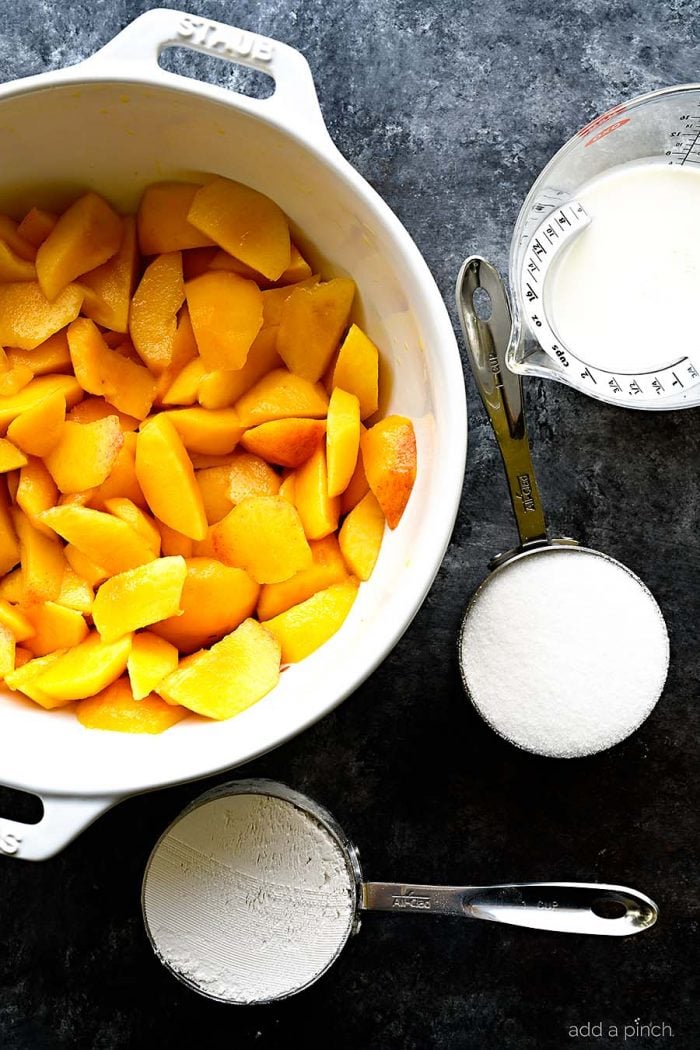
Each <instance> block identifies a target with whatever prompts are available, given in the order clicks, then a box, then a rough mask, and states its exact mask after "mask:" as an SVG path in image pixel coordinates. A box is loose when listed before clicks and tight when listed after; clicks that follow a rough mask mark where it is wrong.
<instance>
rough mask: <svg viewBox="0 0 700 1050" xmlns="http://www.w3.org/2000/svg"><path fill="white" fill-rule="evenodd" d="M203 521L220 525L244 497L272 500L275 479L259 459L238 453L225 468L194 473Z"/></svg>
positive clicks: (275, 476) (271, 471)
mask: <svg viewBox="0 0 700 1050" xmlns="http://www.w3.org/2000/svg"><path fill="white" fill-rule="evenodd" d="M197 484H198V485H199V488H200V491H201V493H202V500H203V501H204V509H205V511H206V515H207V521H208V522H209V524H210V525H213V524H214V523H215V522H217V521H220V520H221V519H222V518H223V517H224V516H225V515H226V514H228V512H229V511H230V510H231V508H232V507H234V506H235V505H236V504H237V503H240V502H241V500H244V499H246V498H247V497H248V496H275V495H276V494H277V492H278V490H279V487H280V479H279V475H278V474H276V473H275V471H274V470H273V469H272V467H271V466H269V464H267V463H266V462H265V461H264V460H263V459H260V457H259V456H253V455H252V454H251V453H250V452H238V453H235V454H234V455H233V456H231V457H230V461H229V462H228V463H227V464H226V465H225V466H220V467H209V468H206V469H205V470H199V471H197Z"/></svg>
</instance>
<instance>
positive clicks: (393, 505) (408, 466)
mask: <svg viewBox="0 0 700 1050" xmlns="http://www.w3.org/2000/svg"><path fill="white" fill-rule="evenodd" d="M362 461H363V463H364V467H365V472H366V474H367V481H368V482H369V487H370V488H371V490H372V492H373V493H374V495H375V496H376V497H377V501H378V503H379V506H380V507H381V508H382V510H383V511H384V517H385V518H386V520H387V524H388V526H389V528H390V529H395V528H396V526H397V525H398V523H399V521H400V520H401V515H402V514H403V512H404V509H405V507H406V504H407V503H408V498H409V496H410V495H411V489H412V488H413V482H414V481H415V479H416V436H415V434H414V431H413V423H412V422H411V420H410V419H406V418H405V416H387V417H386V419H380V421H379V422H378V423H375V425H374V426H373V427H371V428H370V429H369V430H368V431H367V433H366V434H363V436H362Z"/></svg>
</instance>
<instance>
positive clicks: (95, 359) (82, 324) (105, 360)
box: [68, 317, 156, 419]
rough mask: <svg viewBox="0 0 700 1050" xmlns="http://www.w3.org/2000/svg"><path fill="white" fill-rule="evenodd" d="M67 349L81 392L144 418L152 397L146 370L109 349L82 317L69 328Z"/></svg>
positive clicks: (152, 383)
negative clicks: (94, 395) (100, 397)
mask: <svg viewBox="0 0 700 1050" xmlns="http://www.w3.org/2000/svg"><path fill="white" fill-rule="evenodd" d="M68 347H69V349H70V356H71V361H72V362H73V368H74V369H75V375H76V378H77V380H78V382H79V383H80V385H81V386H82V388H83V390H87V392H88V393H90V394H97V395H100V396H102V397H104V398H105V400H106V401H108V402H109V403H110V404H111V405H114V406H115V408H117V409H118V410H119V411H120V412H124V413H125V414H126V415H129V416H132V417H133V418H135V419H145V418H146V416H147V415H148V413H149V412H150V410H151V405H152V404H153V399H154V398H155V394H156V384H155V380H154V378H153V376H152V375H151V373H150V372H149V370H148V369H147V368H144V367H143V365H140V364H136V362H135V361H130V360H129V359H128V358H126V357H122V355H121V354H120V353H118V352H117V351H116V350H112V349H110V348H109V347H108V346H107V344H106V343H105V341H104V339H103V338H102V335H101V333H100V330H99V329H98V327H97V325H96V324H95V323H94V321H90V320H88V319H87V318H85V317H80V318H78V320H76V321H73V323H72V324H71V325H70V326H69V328H68Z"/></svg>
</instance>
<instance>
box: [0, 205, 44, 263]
mask: <svg viewBox="0 0 700 1050" xmlns="http://www.w3.org/2000/svg"><path fill="white" fill-rule="evenodd" d="M0 238H2V240H3V241H5V243H6V244H8V245H9V246H10V248H12V251H13V252H15V254H16V255H19V256H20V257H21V258H22V259H28V260H29V261H30V262H34V260H35V258H36V246H35V245H34V244H32V243H31V242H30V241H29V239H28V238H27V237H25V236H24V235H23V234H21V233H20V232H19V226H18V224H17V223H16V222H15V220H14V219H11V218H10V216H9V215H0Z"/></svg>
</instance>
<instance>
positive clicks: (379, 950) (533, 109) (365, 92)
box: [0, 0, 700, 1050]
mask: <svg viewBox="0 0 700 1050" xmlns="http://www.w3.org/2000/svg"><path fill="white" fill-rule="evenodd" d="M151 6H157V5H155V4H149V3H148V2H139V0H90V2H87V0H74V2H73V3H67V4H65V3H59V2H57V0H6V2H5V3H4V4H3V10H2V28H1V29H0V58H1V59H2V74H1V75H2V77H3V79H8V80H9V79H11V78H14V77H19V76H23V75H27V74H30V73H37V72H40V71H42V70H44V69H48V68H55V67H58V66H61V65H65V64H67V63H69V62H72V61H76V60H78V59H79V58H81V57H83V56H86V55H88V54H89V53H91V52H92V51H93V50H95V49H96V48H97V47H98V46H99V45H100V44H101V43H103V42H105V41H107V40H108V39H109V38H111V37H112V36H113V35H114V34H115V33H116V32H117V31H118V30H119V29H121V28H122V27H123V26H124V25H125V24H126V23H127V22H128V21H129V20H130V19H131V18H133V17H134V16H136V15H137V14H138V13H140V12H141V11H143V10H145V9H147V8H149V7H151ZM191 7H192V8H193V9H194V11H195V12H196V13H198V14H203V15H209V16H211V17H214V18H218V19H220V20H221V21H224V22H229V23H232V24H238V25H240V26H243V27H247V28H253V29H259V30H260V31H262V32H263V33H265V34H267V35H270V36H273V37H277V38H278V39H281V40H285V41H288V42H289V43H290V44H292V45H295V46H297V47H299V48H300V49H301V50H302V51H303V52H304V53H305V54H306V56H307V57H308V59H309V61H310V63H311V66H312V68H313V71H314V74H315V77H316V82H317V86H318V90H319V95H320V99H321V105H322V107H323V110H324V114H325V117H326V120H327V122H328V125H329V127H330V130H331V132H332V134H333V136H334V138H335V140H336V142H337V143H338V145H339V146H340V148H341V149H342V150H343V152H344V153H345V154H346V155H347V156H348V157H349V158H350V160H351V161H352V162H353V164H355V165H356V167H357V168H358V169H359V171H360V172H361V173H362V174H363V175H364V176H365V177H366V178H367V179H369V181H370V182H371V183H372V184H373V185H374V186H375V187H376V189H377V190H378V191H379V193H380V194H381V195H382V196H383V197H384V198H385V200H386V201H387V202H388V203H389V204H390V206H391V207H392V208H393V209H394V210H395V211H396V213H397V214H398V215H399V217H400V218H401V219H402V220H403V222H404V223H405V224H406V226H407V227H408V229H409V230H410V232H411V233H412V235H413V236H414V238H415V239H416V241H417V243H418V245H419V247H420V249H421V250H422V252H423V254H424V255H425V257H426V259H427V261H428V263H429V264H430V266H431V267H432V269H433V272H434V273H435V275H436V277H437V280H438V282H439V285H440V287H441V289H442V291H443V293H444V295H445V297H446V299H447V301H448V302H449V303H451V300H452V288H453V282H454V279H455V275H456V273H457V269H458V266H459V263H460V261H461V260H462V258H463V257H464V256H465V255H466V254H468V253H470V252H471V251H481V252H483V253H484V254H486V255H488V256H489V257H490V258H492V259H493V261H494V262H496V263H497V264H498V265H500V266H503V265H504V264H505V260H506V253H507V248H508V244H509V240H510V233H511V229H512V225H513V222H514V219H515V216H516V214H517V210H518V207H519V205H520V203H521V202H522V200H523V198H524V195H525V193H526V191H527V189H528V187H529V185H530V184H531V182H532V180H533V178H534V177H535V175H536V174H537V173H538V172H539V170H540V169H541V167H542V166H543V164H544V163H545V162H546V160H547V159H548V158H549V157H550V156H551V154H552V153H553V152H554V151H555V150H556V149H557V148H558V147H559V145H560V144H561V143H563V142H564V141H565V140H566V139H567V138H568V137H569V136H570V135H571V134H572V133H573V132H574V131H575V130H576V129H577V128H578V127H580V126H581V125H582V124H584V123H585V122H586V121H588V120H589V119H591V118H592V117H593V116H595V115H596V114H598V113H601V112H603V111H604V110H605V109H607V108H608V107H609V106H611V105H612V104H614V103H616V102H618V101H620V100H623V99H625V98H628V97H630V96H632V95H636V94H638V93H641V92H644V91H648V90H650V89H653V88H656V87H660V86H663V85H666V84H672V83H680V82H687V81H692V80H696V79H698V30H699V29H700V3H698V2H697V0H665V2H663V3H646V2H644V0H627V2H619V3H607V2H605V0H580V2H578V3H567V2H557V0H492V2H491V3H486V4H476V3H470V2H466V3H465V2H464V0H460V2H456V0H421V2H420V3H418V2H416V3H412V2H407V0H358V2H356V3H353V4H351V5H346V4H343V3H341V2H339V0H299V2H296V3H295V2H294V0H261V2H260V3H257V2H252V0H240V2H236V3H234V2H232V0H220V2H219V0H204V2H196V3H194V4H192V5H191ZM170 61H171V62H173V63H174V65H173V68H176V69H184V68H191V69H199V68H204V66H203V65H202V62H201V60H200V59H199V58H197V57H196V56H193V55H191V54H188V55H187V56H185V57H184V58H183V59H182V60H181V59H180V58H179V57H178V58H177V59H175V58H173V59H171V60H170ZM212 68H213V74H211V70H212ZM209 69H210V75H213V76H215V77H217V78H219V79H220V81H221V82H224V83H230V82H231V76H232V74H231V70H230V67H228V66H226V65H218V64H217V65H215V66H214V64H213V63H210V64H209ZM40 148H41V144H40V143H37V149H40ZM467 385H468V387H469V400H470V408H471V409H472V416H471V427H470V446H469V469H468V473H467V480H466V485H465V491H464V498H463V502H462V507H461V512H460V515H459V518H458V521H457V526H456V530H455V533H454V538H453V541H452V544H451V547H450V549H449V551H448V554H447V557H446V559H445V562H444V565H443V567H442V570H441V572H440V574H439V577H438V579H437V581H436V583H435V585H434V587H433V589H432V591H431V593H430V595H429V597H428V599H427V601H426V602H425V605H424V607H423V609H422V610H421V612H420V614H419V615H418V616H417V618H416V620H415V621H414V623H413V625H412V627H411V628H410V630H409V631H408V633H407V634H406V635H405V637H404V638H403V640H402V641H401V642H400V643H399V645H398V646H397V647H396V649H395V650H394V652H393V653H392V655H391V656H390V657H389V659H387V660H386V662H385V663H384V664H383V666H382V667H381V668H380V669H379V670H378V671H377V672H376V674H374V675H373V676H372V678H371V679H370V680H369V681H368V682H367V683H366V684H365V685H364V686H363V687H362V688H361V689H360V690H358V692H357V693H356V695H354V696H353V697H352V698H351V699H350V700H348V701H347V702H346V703H345V704H343V705H342V706H341V707H340V708H339V709H338V710H337V711H335V713H333V714H332V715H330V716H329V717H328V718H326V719H325V720H324V721H323V722H321V723H320V724H318V725H316V726H315V727H313V728H312V729H310V730H309V731H307V732H306V733H304V734H303V735H302V736H300V737H298V738H297V739H295V740H293V741H292V742H290V743H288V744H287V745H285V746H284V747H281V748H279V749H278V750H277V751H275V752H274V753H272V754H270V755H268V756H266V757H265V758H263V759H260V760H259V761H256V762H254V763H251V764H250V765H249V766H247V767H245V768H244V769H241V770H239V771H238V773H237V774H236V775H239V774H240V775H251V774H252V775H265V776H269V777H274V778H277V779H281V780H283V781H286V782H287V783H289V784H291V785H292V786H294V787H296V788H299V789H301V790H302V791H306V792H308V793H309V794H311V795H312V796H314V797H316V798H317V799H318V800H319V801H321V802H322V803H325V804H326V805H327V806H328V807H329V808H330V809H331V811H332V812H334V813H335V814H336V816H337V817H338V819H339V820H340V822H341V823H342V824H343V825H344V826H345V828H346V829H347V831H348V833H349V834H350V835H351V836H352V837H353V838H354V839H355V841H356V842H357V843H358V844H359V845H360V847H361V850H362V856H363V862H364V867H365V873H366V875H367V876H368V877H369V878H376V879H382V878H388V879H391V878H404V879H415V880H416V881H425V882H429V881H436V882H438V881H446V882H455V883H458V882H465V883H467V882H471V883H479V882H491V881H496V882H497V881H506V880H510V879H512V880H517V879H520V880H528V879H533V880H537V879H544V878H552V879H557V878H558V879H571V880H584V879H597V880H600V881H610V882H616V881H619V882H623V883H627V884H629V885H632V886H636V887H638V888H639V889H642V890H644V891H646V892H647V893H649V894H650V895H651V896H653V897H654V898H656V899H657V900H658V901H659V902H660V904H661V907H662V918H661V921H660V922H659V924H658V925H657V927H656V928H655V929H654V930H653V931H651V932H649V933H645V934H643V935H640V936H638V937H633V938H629V939H620V940H617V939H596V938H576V939H574V938H566V937H563V936H556V935H548V934H545V933H535V932H527V931H522V930H517V929H508V928H507V927H500V928H499V927H496V926H491V925H489V924H485V923H471V924H470V923H459V922H456V921H451V920H447V919H444V920H439V919H436V920H434V921H428V920H426V919H424V918H423V917H420V916H417V917H415V918H413V919H410V918H406V917H398V916H396V917H393V916H388V915H387V916H369V917H367V919H366V920H365V922H364V926H363V930H362V933H361V936H360V937H358V938H357V939H355V940H354V941H353V943H352V944H351V945H350V946H349V948H348V950H347V951H346V953H345V955H344V956H343V958H342V960H341V961H340V962H339V964H338V965H336V967H335V968H334V969H333V970H332V971H331V972H330V974H329V975H327V976H326V978H324V979H323V980H322V981H321V982H320V983H319V984H318V985H316V986H315V987H314V988H313V989H312V990H310V991H309V992H307V993H306V994H304V995H302V996H300V997H298V998H296V999H292V1000H290V1001H289V1002H287V1003H285V1004H282V1005H280V1006H278V1007H273V1008H253V1009H236V1008H230V1007H223V1006H219V1005H215V1004H212V1003H209V1002H207V1001H205V1000H204V999H201V998H199V997H197V996H196V995H194V994H193V993H191V992H189V991H188V990H187V989H185V988H184V987H181V986H180V985H179V984H178V983H177V982H176V981H175V980H173V979H172V978H171V977H170V976H169V975H168V974H167V973H166V972H165V971H164V970H163V969H162V968H161V967H160V965H159V964H158V963H157V962H156V961H155V959H154V957H153V956H152V954H151V951H150V949H149V947H148V945H147V943H146V938H145V935H144V932H143V928H142V924H141V920H140V915H139V887H140V879H141V875H142V871H143V866H144V862H145V859H146V857H147V854H148V852H149V850H150V848H151V846H152V845H153V842H154V841H155V839H156V837H157V836H158V834H159V833H160V831H161V830H162V829H163V827H164V826H165V825H166V824H167V822H168V821H169V820H170V819H171V818H172V817H173V816H174V815H175V814H176V813H177V812H178V811H179V810H180V808H181V807H182V806H183V805H184V804H185V803H186V802H188V801H189V800H190V799H191V798H193V797H194V796H195V794H197V792H198V790H199V788H198V786H195V785H189V786H188V785H185V786H182V787H179V788H174V789H170V790H166V791H161V792H158V793H155V794H152V795H149V796H146V797H141V798H137V799H132V800H130V801H127V802H126V803H124V804H122V805H120V806H118V807H117V808H116V809H114V810H113V811H112V812H110V813H109V814H107V815H106V816H105V817H103V818H102V819H101V820H100V821H99V822H98V823H97V824H96V825H94V826H93V827H92V828H91V829H90V830H89V831H87V832H86V833H85V834H84V835H83V836H82V837H81V838H80V839H79V840H78V841H76V842H75V843H73V845H71V846H70V847H69V848H68V849H66V850H65V852H64V853H63V854H61V855H60V856H58V857H56V858H55V859H54V860H51V861H48V862H45V863H43V864H40V865H25V864H21V863H19V862H12V861H8V860H4V861H0V945H1V949H0V1046H1V1047H2V1048H3V1050H44V1048H45V1050H49V1048H50V1050H57V1048H62V1050H63V1048H71V1050H72V1048H82V1047H85V1048H90V1050H116V1048H123V1047H142V1046H160V1045H163V1046H172V1047H180V1046H190V1045H195V1046H204V1047H235V1048H236V1050H245V1048H248V1047H250V1048H256V1050H258V1048H259V1050H278V1048H287V1047H289V1046H292V1045H295V1046H296V1045H298V1046H308V1047H309V1048H316V1047H324V1048H326V1047H329V1046H332V1047H335V1048H336V1050H350V1048H352V1050H432V1048H436V1050H495V1048H498V1050H564V1048H566V1047H568V1046H572V1047H573V1046H588V1045H593V1046H596V1047H601V1048H602V1047H618V1046H619V1047H621V1046H625V1047H628V1046H629V1047H632V1048H634V1050H644V1048H652V1047H653V1048H657V1047H661V1046H667V1045H668V1046H673V1047H674V1048H675V1050H691V1048H693V1047H696V1046H698V1045H700V1012H699V1008H698V987H697V980H696V978H697V974H698V972H700V960H699V959H698V938H697V916H698V906H697V883H698V863H697V838H698V818H697V809H698V759H697V754H698V753H697V738H698V704H697V694H698V686H699V679H700V655H699V654H698V623H699V622H700V587H699V586H698V582H699V580H700V537H699V536H698V529H697V520H698V508H699V507H700V474H698V471H697V469H696V465H697V463H698V461H699V459H700V424H699V423H698V415H697V413H696V412H685V413H670V414H663V413H662V414H643V413H637V414H636V413H629V412H624V411H622V410H616V409H613V408H610V407H607V406H604V405H600V404H598V403H595V402H593V401H590V400H587V399H586V398H584V397H583V396H581V395H579V394H577V393H575V392H573V391H570V390H567V389H565V388H564V387H561V386H558V385H554V384H549V383H543V382H539V381H536V380H535V381H529V382H528V383H527V398H528V403H529V412H530V430H531V436H532V439H533V444H534V448H535V458H536V462H537V466H538V468H539V474H540V482H541V488H542V490H543V496H544V499H545V503H546V505H547V506H548V508H549V516H550V521H551V525H552V527H553V530H554V532H555V533H556V532H559V533H562V532H563V533H565V534H572V535H575V536H577V537H579V538H580V539H581V540H583V541H584V542H586V543H587V544H589V545H591V546H593V547H597V548H599V549H601V550H603V551H606V552H608V553H610V554H612V555H614V556H616V557H619V558H620V559H621V560H622V561H624V562H625V563H626V564H628V565H629V566H630V567H631V568H632V569H634V570H636V571H637V572H639V574H640V575H641V576H642V577H643V578H644V580H645V581H646V582H647V583H648V584H649V586H650V587H651V589H652V590H653V591H654V593H655V594H656V596H657V598H658V600H659V602H660V604H661V605H662V607H663V610H664V612H665V614H666V617H667V620H668V624H669V628H670V632H671V639H672V646H673V663H672V668H671V673H670V677H669V681H668V686H667V689H666V693H665V696H664V698H663V701H662V702H661V703H660V705H659V706H658V708H657V710H656V711H655V713H654V714H653V715H652V717H651V718H650V719H649V720H648V722H647V723H646V724H645V725H644V726H643V727H642V729H641V730H640V731H639V732H637V733H636V734H635V735H634V736H633V737H632V738H631V739H630V740H628V741H627V742H626V743H624V744H622V745H621V746H619V747H617V748H615V749H613V750H612V751H610V752H608V753H604V754H601V755H599V756H598V757H595V758H591V759H587V760H580V761H572V762H568V763H567V762H560V761H550V760H542V759H537V758H534V757H530V756H528V755H526V754H523V753H519V752H517V751H516V750H515V749H513V748H511V747H509V746H508V745H506V744H505V743H503V742H501V741H500V740H499V739H498V738H497V737H496V736H495V735H494V734H493V733H491V732H490V731H489V730H488V729H487V728H486V727H485V726H484V725H482V724H481V723H480V722H479V721H478V719H477V718H476V717H475V715H474V714H473V713H472V711H471V710H470V709H469V707H468V705H467V703H466V702H465V699H464V697H463V694H462V691H461V687H460V684H459V679H458V674H457V667H456V661H455V656H454V651H455V646H454V641H455V637H456V632H457V627H458V624H459V620H460V615H461V612H462V609H463V606H464V604H465V599H466V597H467V595H468V594H469V593H470V591H471V590H472V588H473V587H474V586H475V585H476V584H477V582H478V581H479V579H480V578H481V577H482V576H483V573H484V571H485V566H486V562H487V560H488V558H489V557H490V555H491V554H492V553H493V552H495V551H497V550H502V549H504V548H506V547H507V546H509V545H511V544H512V541H513V538H514V534H513V525H512V521H511V517H510V511H509V508H508V506H507V500H506V492H505V485H504V483H503V480H502V473H501V469H500V463H499V459H498V454H497V452H496V448H495V445H494V441H493V438H492V435H491V433H490V430H489V428H488V425H487V423H486V420H485V416H484V413H483V411H482V408H481V405H480V403H479V402H478V399H477V397H476V395H475V393H474V390H473V387H472V386H471V383H470V382H469V381H468V384H467ZM1 747H2V742H1V741H0V748H1ZM217 779H224V778H214V779H213V780H211V781H209V782H206V783H205V784H204V785H203V787H204V786H206V784H207V783H215V782H216V780H217ZM598 1022H601V1023H602V1030H603V1032H604V1033H606V1032H607V1031H608V1029H609V1028H610V1026H611V1025H618V1026H619V1032H620V1035H619V1036H618V1037H617V1038H615V1037H612V1038H609V1037H608V1036H607V1035H603V1036H600V1037H599V1036H597V1035H596V1036H591V1037H590V1038H584V1036H583V1035H579V1036H574V1035H572V1034H571V1028H572V1026H581V1025H587V1024H589V1023H590V1024H597V1023H598ZM637 1023H643V1024H649V1023H654V1024H657V1025H662V1024H666V1025H667V1026H670V1027H671V1028H672V1030H673V1037H672V1038H671V1037H670V1036H666V1037H664V1038H648V1037H645V1036H633V1035H631V1034H629V1033H628V1037H627V1039H626V1040H625V1039H624V1036H623V1026H625V1025H631V1026H634V1025H635V1024H637ZM594 1031H596V1032H597V1029H594ZM584 1032H585V1029H584Z"/></svg>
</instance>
